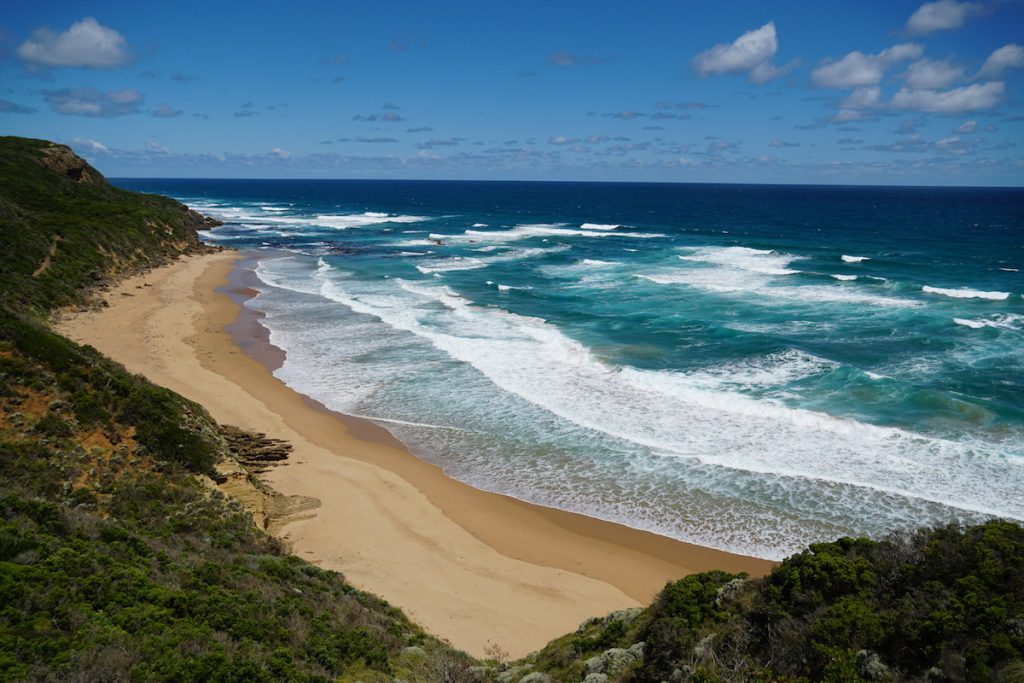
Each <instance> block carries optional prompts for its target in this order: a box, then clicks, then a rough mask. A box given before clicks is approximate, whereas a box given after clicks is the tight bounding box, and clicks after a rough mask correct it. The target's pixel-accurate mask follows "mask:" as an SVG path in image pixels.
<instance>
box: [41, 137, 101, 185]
mask: <svg viewBox="0 0 1024 683" xmlns="http://www.w3.org/2000/svg"><path fill="white" fill-rule="evenodd" d="M39 165H40V166H42V167H43V168H48V169H50V170H51V171H53V172H55V173H59V174H61V175H63V176H67V177H68V178H71V179H72V180H74V181H75V182H79V183H96V184H100V183H105V182H106V180H105V179H104V178H103V174H101V173H100V172H99V171H97V170H96V169H95V168H93V167H92V166H90V165H89V163H88V162H87V161H86V160H85V159H83V158H82V157H80V156H78V155H77V154H75V153H74V152H73V151H72V150H71V148H70V147H68V146H67V145H57V144H52V145H50V146H49V147H47V148H46V149H44V150H43V156H42V157H41V158H40V159H39Z"/></svg>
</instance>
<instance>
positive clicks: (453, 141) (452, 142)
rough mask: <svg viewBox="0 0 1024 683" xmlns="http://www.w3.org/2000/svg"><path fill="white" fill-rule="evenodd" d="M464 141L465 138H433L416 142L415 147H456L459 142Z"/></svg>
mask: <svg viewBox="0 0 1024 683" xmlns="http://www.w3.org/2000/svg"><path fill="white" fill-rule="evenodd" d="M465 141H466V138H446V139H443V140H442V139H435V140H427V141H426V142H420V143H417V144H416V147H417V148H418V149H433V148H435V147H457V146H458V145H459V144H460V143H462V142H465Z"/></svg>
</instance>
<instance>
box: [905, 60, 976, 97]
mask: <svg viewBox="0 0 1024 683" xmlns="http://www.w3.org/2000/svg"><path fill="white" fill-rule="evenodd" d="M903 77H904V78H905V79H906V82H907V87H909V88H913V89H915V90H940V89H942V88H948V87H949V86H951V85H953V84H954V83H956V82H957V81H959V80H961V79H962V78H963V77H964V68H963V67H962V66H958V65H956V64H954V63H953V61H952V60H951V59H946V60H944V61H941V62H936V61H933V60H931V59H920V60H918V61H916V62H914V63H913V64H911V65H910V66H908V67H907V70H906V72H905V73H904V74H903Z"/></svg>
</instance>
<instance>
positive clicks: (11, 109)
mask: <svg viewBox="0 0 1024 683" xmlns="http://www.w3.org/2000/svg"><path fill="white" fill-rule="evenodd" d="M33 112H35V109H33V108H32V107H26V106H24V105H21V104H18V103H16V102H11V101H10V100H0V114H31V113H33Z"/></svg>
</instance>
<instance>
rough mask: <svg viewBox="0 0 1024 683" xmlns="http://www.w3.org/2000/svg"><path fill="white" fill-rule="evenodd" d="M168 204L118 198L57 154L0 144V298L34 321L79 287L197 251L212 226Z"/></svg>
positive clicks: (41, 144) (74, 298)
mask: <svg viewBox="0 0 1024 683" xmlns="http://www.w3.org/2000/svg"><path fill="white" fill-rule="evenodd" d="M216 224H217V223H216V221H209V220H208V219H204V218H203V217H202V216H200V215H199V214H197V213H195V212H194V211H189V210H188V208H187V207H185V206H183V205H181V204H179V203H178V202H176V201H174V200H173V199H168V198H167V197H159V196H156V195H145V194H139V193H135V192H126V191H124V190H119V189H118V188H116V187H114V186H112V185H110V184H109V183H107V182H106V180H104V178H103V176H102V175H100V173H99V172H98V171H97V170H96V169H94V168H92V167H91V166H89V164H87V163H86V162H85V161H83V160H82V159H80V158H79V157H77V156H75V154H74V153H73V152H72V151H71V150H70V149H68V148H67V147H65V146H63V145H55V144H53V143H51V142H46V141H45V140H28V139H25V138H13V137H0V225H3V230H0V254H3V258H2V259H0V291H2V292H3V293H4V297H5V299H6V302H7V303H8V305H11V306H14V307H27V308H31V309H33V310H35V311H36V312H41V311H45V310H49V309H52V308H54V307H57V306H64V305H67V304H70V303H75V302H78V301H81V299H82V297H83V295H84V294H85V293H86V292H87V291H88V288H89V287H94V286H96V285H99V284H103V283H104V282H106V281H108V280H110V279H115V278H117V277H118V276H120V275H123V274H124V273H126V272H131V271H133V270H135V269H139V268H146V267H152V266H156V265H160V264H162V263H166V262H168V261H170V260H171V259H173V258H175V257H177V256H178V255H179V254H181V253H187V252H191V251H196V250H199V249H201V248H202V245H201V244H200V243H199V241H198V239H197V237H196V229H197V228H201V227H204V226H207V225H216Z"/></svg>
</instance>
